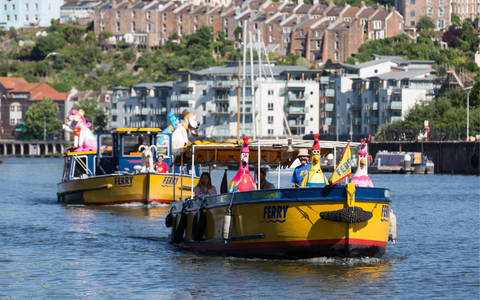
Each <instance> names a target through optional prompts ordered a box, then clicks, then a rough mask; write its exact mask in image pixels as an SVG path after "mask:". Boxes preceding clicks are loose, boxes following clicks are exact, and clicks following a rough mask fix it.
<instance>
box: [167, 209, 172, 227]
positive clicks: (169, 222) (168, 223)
mask: <svg viewBox="0 0 480 300" xmlns="http://www.w3.org/2000/svg"><path fill="white" fill-rule="evenodd" d="M172 225H173V215H172V213H168V215H167V216H166V217H165V226H167V228H170V227H172Z"/></svg>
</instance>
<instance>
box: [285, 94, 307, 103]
mask: <svg viewBox="0 0 480 300" xmlns="http://www.w3.org/2000/svg"><path fill="white" fill-rule="evenodd" d="M288 100H290V101H305V100H308V94H303V95H296V94H293V93H289V94H288Z"/></svg>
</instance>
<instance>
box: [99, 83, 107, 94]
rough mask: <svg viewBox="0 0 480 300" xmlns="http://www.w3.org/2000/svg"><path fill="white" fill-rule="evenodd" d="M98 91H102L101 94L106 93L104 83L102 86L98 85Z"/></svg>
mask: <svg viewBox="0 0 480 300" xmlns="http://www.w3.org/2000/svg"><path fill="white" fill-rule="evenodd" d="M100 93H102V94H106V93H107V86H106V85H102V86H101V87H100Z"/></svg>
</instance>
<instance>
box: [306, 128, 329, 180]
mask: <svg viewBox="0 0 480 300" xmlns="http://www.w3.org/2000/svg"><path fill="white" fill-rule="evenodd" d="M318 137H319V134H318V133H317V134H316V135H315V142H314V143H313V147H312V153H311V154H310V157H311V159H312V166H311V167H310V171H308V174H307V175H305V177H304V178H303V181H302V185H300V187H309V186H324V185H328V179H327V177H325V175H324V174H323V172H322V169H321V168H320V153H321V150H322V149H320V145H319V144H318Z"/></svg>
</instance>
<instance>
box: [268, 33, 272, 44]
mask: <svg viewBox="0 0 480 300" xmlns="http://www.w3.org/2000/svg"><path fill="white" fill-rule="evenodd" d="M268 41H269V42H270V43H273V35H269V36H268Z"/></svg>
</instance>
